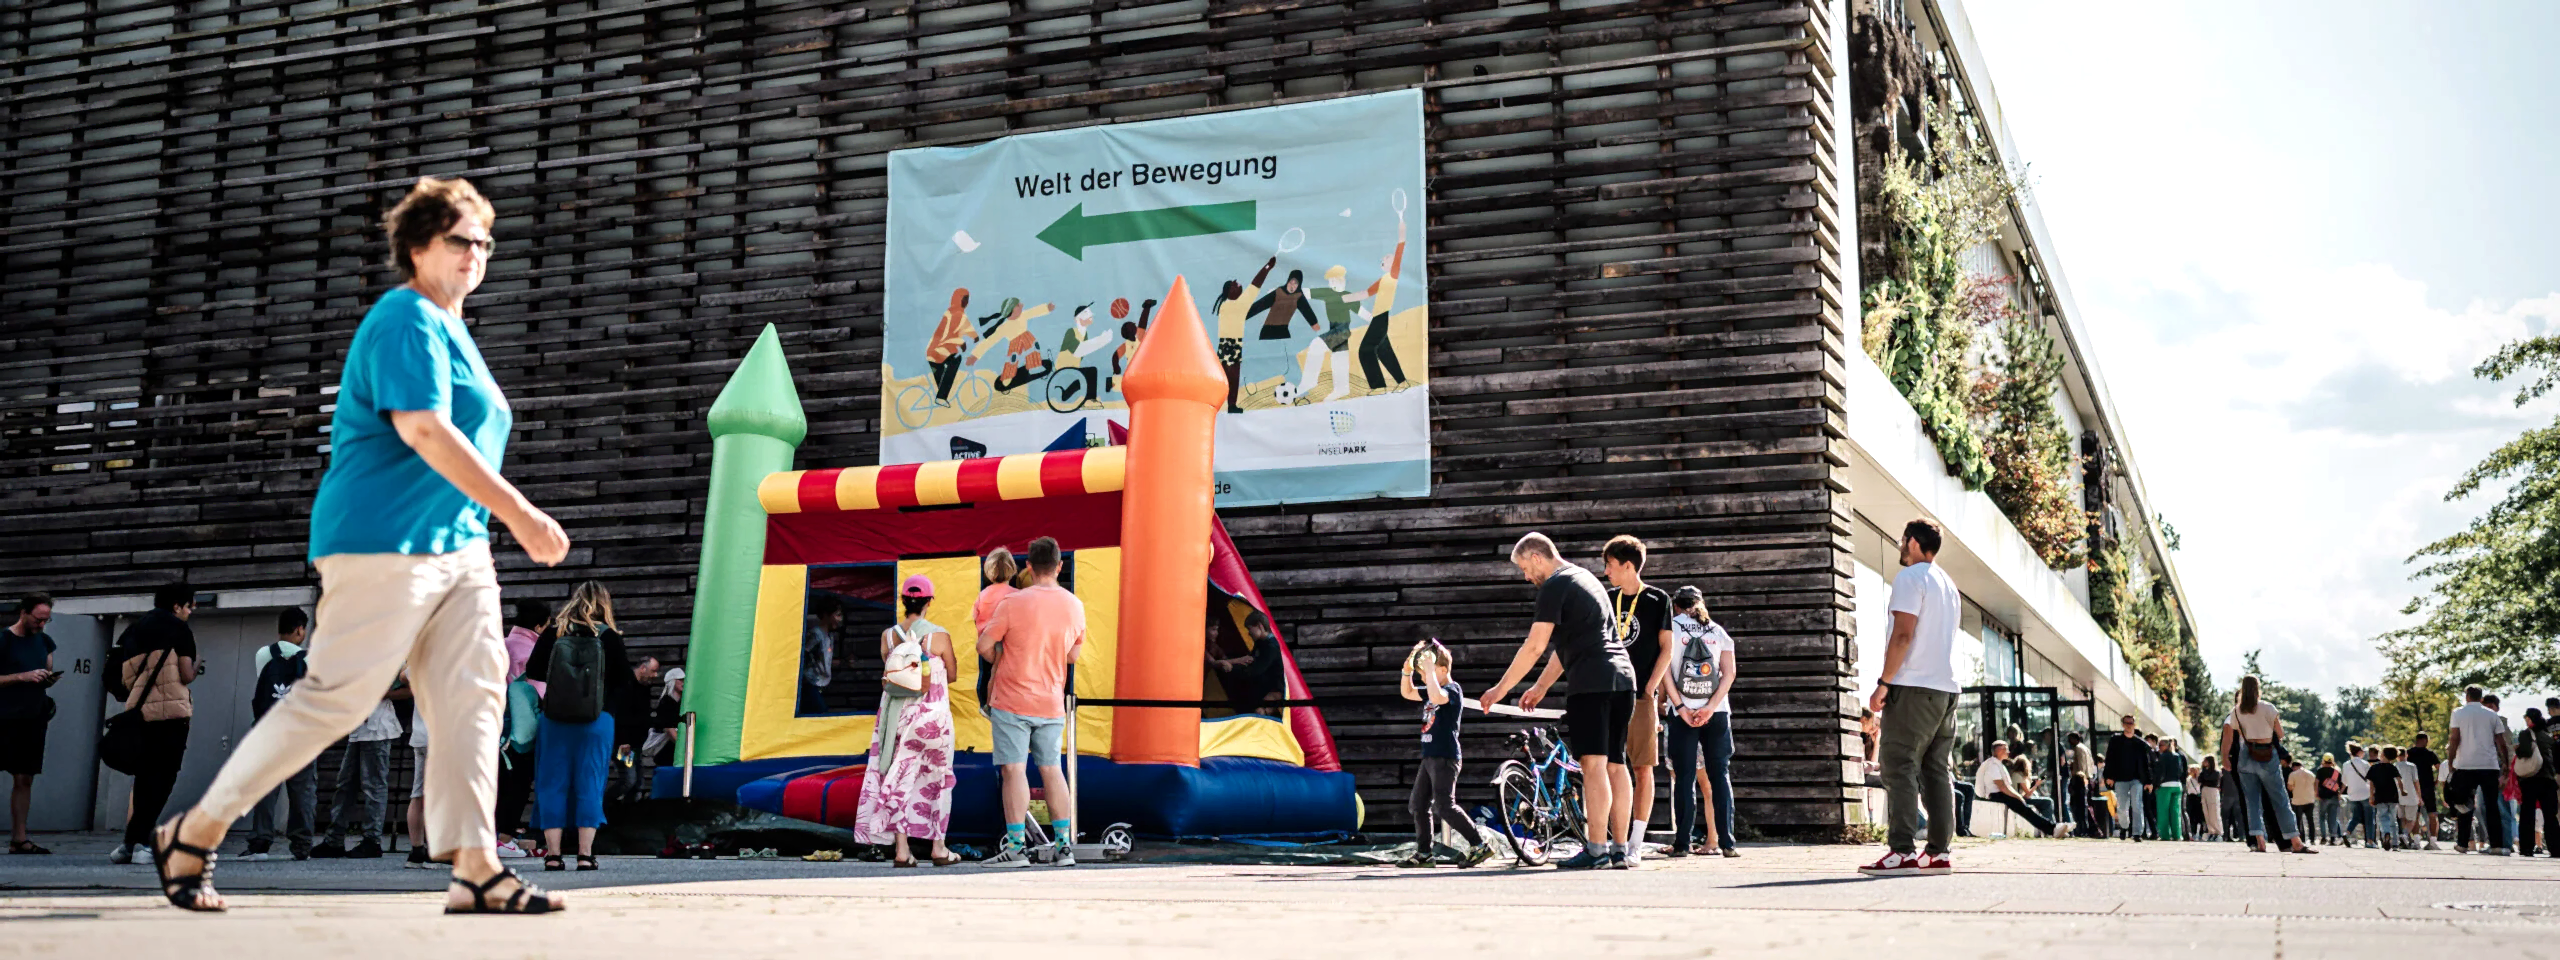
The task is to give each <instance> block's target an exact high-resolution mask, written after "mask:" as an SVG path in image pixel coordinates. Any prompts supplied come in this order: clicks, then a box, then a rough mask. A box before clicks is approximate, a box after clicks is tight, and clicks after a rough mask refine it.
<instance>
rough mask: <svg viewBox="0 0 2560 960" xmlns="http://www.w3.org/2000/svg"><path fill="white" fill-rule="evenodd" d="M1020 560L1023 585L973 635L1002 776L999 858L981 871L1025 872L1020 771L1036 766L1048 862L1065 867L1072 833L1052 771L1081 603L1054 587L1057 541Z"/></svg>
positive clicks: (1034, 544) (1079, 640) (1063, 785)
mask: <svg viewBox="0 0 2560 960" xmlns="http://www.w3.org/2000/svg"><path fill="white" fill-rule="evenodd" d="M1028 559H1029V561H1030V564H1031V585H1030V586H1027V587H1024V588H1022V589H1021V590H1020V591H1018V592H1016V593H1014V594H1013V595H1012V596H1009V597H1006V598H1004V599H1003V600H1001V601H999V602H998V603H997V604H996V612H995V616H994V617H993V618H991V619H989V620H988V621H987V626H986V629H984V630H982V631H980V632H979V634H978V656H980V657H982V658H984V659H986V660H989V661H992V662H994V663H995V664H996V671H995V673H996V675H995V680H994V681H993V682H992V683H990V684H989V685H988V689H987V724H988V726H989V727H991V728H993V730H994V733H995V761H996V767H997V768H998V769H1000V770H1002V771H1004V850H1003V851H1002V852H999V853H997V854H996V855H995V856H993V857H989V858H987V859H986V860H985V861H984V863H985V865H987V866H990V867H1027V866H1030V865H1031V851H1030V850H1028V849H1026V844H1025V837H1026V836H1027V835H1028V833H1029V831H1028V829H1027V828H1026V827H1025V826H1024V824H1025V823H1026V822H1027V821H1029V820H1030V818H1031V781H1030V779H1029V777H1028V776H1027V775H1026V772H1025V770H1024V769H1023V768H1024V766H1025V764H1027V763H1030V762H1032V761H1035V760H1036V761H1037V762H1038V764H1039V766H1040V783H1041V786H1042V787H1043V788H1044V790H1045V795H1046V796H1047V797H1048V800H1049V811H1050V816H1051V819H1050V821H1049V826H1050V828H1051V836H1053V837H1054V838H1055V839H1056V849H1055V851H1054V852H1053V853H1052V854H1051V855H1050V858H1049V862H1050V863H1052V864H1055V865H1057V866H1062V867H1071V866H1074V865H1075V862H1076V858H1075V855H1074V854H1073V853H1071V852H1069V844H1071V843H1073V842H1074V841H1075V825H1074V824H1073V823H1070V822H1069V819H1068V818H1067V817H1065V816H1063V815H1062V814H1064V813H1065V812H1066V811H1069V810H1073V809H1075V801H1074V799H1073V798H1072V796H1071V795H1070V794H1069V793H1068V790H1067V775H1066V771H1064V770H1062V769H1059V766H1058V764H1059V755H1060V751H1059V747H1058V744H1059V739H1060V737H1061V735H1063V734H1064V733H1065V732H1066V729H1067V704H1066V695H1065V694H1066V684H1067V666H1068V665H1069V664H1072V663H1074V662H1075V659H1076V654H1077V653H1078V652H1079V651H1081V650H1082V649H1083V648H1084V602H1083V601H1081V600H1077V599H1076V595H1075V594H1072V593H1069V592H1067V590H1066V588H1064V587H1060V586H1058V567H1059V561H1060V559H1061V558H1060V557H1059V554H1058V541H1056V540H1052V539H1050V538H1048V537H1041V538H1040V539H1038V540H1033V541H1031V550H1030V556H1029V557H1028Z"/></svg>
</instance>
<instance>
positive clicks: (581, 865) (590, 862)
mask: <svg viewBox="0 0 2560 960" xmlns="http://www.w3.org/2000/svg"><path fill="white" fill-rule="evenodd" d="M578 869H580V870H593V869H596V855H595V854H592V853H581V854H579V855H578Z"/></svg>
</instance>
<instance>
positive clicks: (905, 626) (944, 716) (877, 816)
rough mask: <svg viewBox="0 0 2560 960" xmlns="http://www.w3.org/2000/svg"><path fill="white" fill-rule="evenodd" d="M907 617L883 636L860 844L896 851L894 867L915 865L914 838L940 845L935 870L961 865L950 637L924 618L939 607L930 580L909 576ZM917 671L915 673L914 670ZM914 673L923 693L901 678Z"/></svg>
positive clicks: (857, 825) (859, 805)
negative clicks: (954, 820)
mask: <svg viewBox="0 0 2560 960" xmlns="http://www.w3.org/2000/svg"><path fill="white" fill-rule="evenodd" d="M898 601H899V605H900V607H901V608H902V610H903V612H904V614H905V615H904V617H902V618H901V619H900V620H899V621H898V624H897V625H896V626H893V627H890V628H889V630H888V632H886V633H883V634H881V635H880V652H881V659H882V660H883V661H884V666H885V668H886V670H887V673H888V679H886V680H884V681H883V682H882V683H881V693H880V713H879V719H878V720H877V721H876V722H875V724H874V732H873V734H872V738H871V761H870V765H869V766H868V768H866V769H865V770H864V771H863V773H862V796H861V799H860V800H859V801H857V802H856V804H855V806H854V825H853V836H854V839H856V840H859V841H861V842H863V843H885V844H889V845H890V846H891V847H892V851H891V853H892V856H893V860H892V862H893V863H895V864H896V865H897V866H900V867H912V866H915V865H916V859H915V855H914V854H912V853H910V852H908V850H907V838H909V837H922V838H925V839H929V840H932V841H933V865H934V866H937V867H947V866H950V865H952V864H955V863H958V862H960V858H959V857H956V856H953V855H952V854H951V849H950V847H948V846H946V845H945V844H944V843H943V833H944V831H945V828H947V827H949V826H950V824H951V788H952V785H953V783H954V782H956V778H955V777H953V776H952V773H951V690H950V686H949V683H950V680H951V663H952V661H951V657H952V653H951V634H950V633H949V632H947V631H945V630H943V629H942V628H941V627H938V626H935V625H934V624H933V622H932V621H930V620H926V619H925V618H924V611H925V608H927V607H929V606H932V605H933V581H932V580H929V579H926V578H925V576H924V575H923V574H917V575H915V576H912V577H908V578H907V581H906V583H905V584H903V585H901V586H900V587H899V588H898ZM910 667H912V668H913V670H912V671H909V668H910ZM902 672H912V673H913V675H914V682H915V683H916V685H917V686H916V687H915V688H913V689H910V688H907V687H904V686H902V685H901V684H900V683H898V682H897V678H899V677H900V676H902V675H903V674H902Z"/></svg>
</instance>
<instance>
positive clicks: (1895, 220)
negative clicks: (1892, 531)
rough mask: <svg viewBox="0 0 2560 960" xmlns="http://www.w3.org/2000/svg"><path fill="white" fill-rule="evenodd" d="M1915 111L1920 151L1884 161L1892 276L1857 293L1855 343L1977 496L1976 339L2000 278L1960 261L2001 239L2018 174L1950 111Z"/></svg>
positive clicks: (1983, 479) (1935, 107)
mask: <svg viewBox="0 0 2560 960" xmlns="http://www.w3.org/2000/svg"><path fill="white" fill-rule="evenodd" d="M1923 114H1924V117H1925V119H1926V121H1927V125H1928V131H1929V136H1928V144H1929V148H1928V152H1927V155H1926V156H1923V157H1913V156H1912V155H1910V154H1909V153H1908V152H1905V151H1903V150H1902V149H1900V148H1899V147H1897V148H1896V149H1895V150H1894V151H1893V154H1892V155H1891V156H1889V157H1887V158H1886V159H1885V163H1884V186H1883V191H1882V197H1883V210H1882V211H1881V212H1882V214H1883V215H1884V217H1885V219H1886V221H1887V222H1888V223H1889V224H1890V229H1889V231H1888V241H1887V244H1886V252H1887V256H1888V259H1889V260H1890V261H1891V263H1892V270H1891V273H1890V275H1888V276H1886V277H1883V278H1881V279H1879V280H1877V281H1876V282H1875V283H1874V284H1872V285H1870V286H1868V287H1867V289H1866V291H1865V297H1864V303H1863V304H1862V305H1861V308H1862V311H1863V313H1864V320H1863V321H1862V323H1863V328H1864V329H1863V335H1862V337H1861V340H1862V341H1863V342H1862V343H1861V346H1863V347H1864V348H1865V349H1866V351H1867V355H1868V356H1870V357H1872V358H1874V360H1875V361H1876V365H1877V366H1880V367H1882V368H1884V372H1885V376H1886V377H1887V378H1889V379H1891V380H1892V381H1893V386H1894V389H1896V390H1899V391H1901V393H1902V396H1903V398H1904V399H1905V400H1908V401H1910V403H1911V408H1912V410H1913V411H1914V412H1917V413H1918V414H1919V415H1920V424H1921V428H1922V429H1924V430H1926V431H1928V433H1929V438H1930V439H1931V440H1932V441H1934V442H1935V443H1936V444H1937V447H1938V453H1939V455H1940V456H1941V457H1942V458H1944V459H1945V460H1946V462H1947V472H1948V474H1950V475H1952V476H1954V477H1957V478H1958V479H1961V480H1963V481H1964V485H1965V486H1966V487H1967V488H1968V489H1974V490H1980V489H1982V488H1983V487H1984V486H1986V485H1988V484H1989V483H1990V482H1991V478H1992V466H1991V460H1990V457H1989V455H1988V453H1987V452H1986V450H1985V448H1984V445H1983V437H1982V431H1981V430H1980V429H1979V428H1977V426H1976V425H1975V423H1974V418H1973V408H1972V404H1971V402H1970V398H1971V395H1972V393H1973V380H1974V377H1973V372H1972V355H1973V347H1974V338H1975V334H1976V332H1977V331H1979V330H1980V329H1981V328H1982V327H1984V326H1985V325H1987V324H1989V323H1991V322H1993V321H1995V320H1997V319H1998V313H1997V312H1996V311H1993V310H1987V309H1986V306H1988V305H1990V304H1993V303H1998V304H1999V305H2001V306H2003V307H2005V299H2001V300H1995V299H1994V298H1991V297H1987V296H1985V295H1984V292H1985V288H1986V287H1989V288H1991V289H1994V290H2001V289H2003V287H2004V285H2005V279H2004V278H1997V277H1985V276H1980V275H1977V274H1975V273H1973V272H1972V271H1971V270H1969V269H1968V268H1967V266H1966V264H1965V261H1964V257H1965V254H1966V253H1967V252H1969V251H1971V250H1973V249H1974V248H1975V247H1978V246H1981V245H1982V244H1983V243H1985V242H1988V241H1990V240H1991V239H1992V238H1994V237H1997V236H1999V235H2000V228H2001V225H2002V223H2003V222H2004V221H2005V219H2006V217H2007V214H2008V206H2009V201H2010V198H2012V197H2014V196H2016V195H2017V192H2018V183H2019V177H2018V175H2017V174H2016V173H2014V172H2012V171H2011V170H2010V169H2009V168H2008V167H2006V166H2003V165H2002V164H2001V163H2000V159H1999V157H1998V156H1997V155H1995V154H1994V153H1993V152H1992V149H1991V145H1990V144H1989V143H1988V142H1986V140H1985V139H1984V138H1983V137H1981V136H1978V135H1977V134H1976V133H1975V132H1974V131H1973V130H1972V129H1971V127H1970V126H1969V125H1968V124H1967V123H1966V121H1965V120H1964V118H1963V117H1962V116H1961V115H1960V114H1958V112H1957V111H1956V110H1954V109H1953V108H1951V107H1948V106H1945V105H1943V104H1939V103H1936V102H1931V103H1929V104H1928V105H1926V107H1925V108H1924V110H1923Z"/></svg>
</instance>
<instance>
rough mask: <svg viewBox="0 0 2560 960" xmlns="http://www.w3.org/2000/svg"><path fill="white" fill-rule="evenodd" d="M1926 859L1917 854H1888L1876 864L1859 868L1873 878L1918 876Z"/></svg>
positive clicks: (1860, 871) (1859, 870)
mask: <svg viewBox="0 0 2560 960" xmlns="http://www.w3.org/2000/svg"><path fill="white" fill-rule="evenodd" d="M1925 859H1926V858H1925V857H1923V856H1921V855H1920V854H1916V853H1887V854H1885V855H1884V858H1883V859H1881V860H1877V861H1876V862H1874V863H1870V864H1867V865H1866V866H1863V867H1859V868H1858V872H1859V873H1863V874H1866V875H1868V876H1871V877H1910V876H1918V875H1919V873H1920V865H1921V863H1922V861H1924V860H1925Z"/></svg>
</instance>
